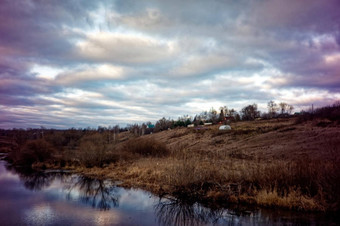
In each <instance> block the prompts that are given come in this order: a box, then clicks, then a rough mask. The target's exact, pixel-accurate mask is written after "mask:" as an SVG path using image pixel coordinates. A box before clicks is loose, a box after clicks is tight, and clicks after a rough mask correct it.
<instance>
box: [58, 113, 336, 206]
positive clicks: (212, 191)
mask: <svg viewBox="0 0 340 226" xmlns="http://www.w3.org/2000/svg"><path fill="white" fill-rule="evenodd" d="M318 123H319V122H307V123H301V124H295V120H294V119H280V120H277V119H274V120H266V121H254V122H238V123H233V124H231V127H232V131H218V126H212V127H210V128H209V129H206V130H199V131H196V130H194V129H187V128H182V129H175V130H172V131H163V132H160V133H156V134H152V135H147V136H143V137H140V138H134V137H129V136H123V135H122V137H121V140H120V141H118V142H116V143H114V144H111V143H108V142H107V139H105V137H104V136H103V135H101V134H88V135H86V136H83V137H82V138H81V139H79V145H78V146H77V147H76V148H75V149H67V150H65V151H64V152H62V153H61V156H62V157H60V158H61V159H64V160H65V161H66V166H65V167H69V166H70V165H72V164H73V165H74V166H77V168H76V169H77V171H78V172H81V173H84V174H88V175H91V176H98V177H106V178H112V179H114V180H120V181H122V182H123V186H129V187H139V188H144V189H147V190H150V191H153V192H155V193H158V194H170V195H173V196H176V197H179V198H182V199H186V200H189V201H190V200H191V201H192V202H195V201H200V202H205V203H210V204H217V203H218V204H222V205H223V204H226V203H248V204H258V205H262V206H270V207H282V208H287V209H295V210H319V211H339V210H340V192H339V191H340V158H339V152H340V130H339V127H338V126H337V125H336V124H332V125H327V127H324V126H318ZM89 166H90V167H92V168H86V167H89Z"/></svg>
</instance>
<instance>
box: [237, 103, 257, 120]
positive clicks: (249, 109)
mask: <svg viewBox="0 0 340 226" xmlns="http://www.w3.org/2000/svg"><path fill="white" fill-rule="evenodd" d="M241 113H242V120H254V119H255V118H257V117H259V116H260V111H258V110H257V104H253V105H248V106H246V107H244V108H242V110H241Z"/></svg>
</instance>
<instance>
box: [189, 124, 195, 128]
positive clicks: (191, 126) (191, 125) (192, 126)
mask: <svg viewBox="0 0 340 226" xmlns="http://www.w3.org/2000/svg"><path fill="white" fill-rule="evenodd" d="M194 126H195V124H189V125H187V127H188V128H194Z"/></svg>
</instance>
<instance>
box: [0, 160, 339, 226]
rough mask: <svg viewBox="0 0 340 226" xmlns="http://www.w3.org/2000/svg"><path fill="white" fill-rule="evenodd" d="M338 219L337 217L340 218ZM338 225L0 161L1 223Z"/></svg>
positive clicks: (316, 217)
mask: <svg viewBox="0 0 340 226" xmlns="http://www.w3.org/2000/svg"><path fill="white" fill-rule="evenodd" d="M338 223H339V222H338ZM319 224H323V225H332V224H333V225H336V219H335V217H331V216H324V215H320V214H318V215H317V214H302V213H294V212H285V211H273V210H263V209H262V210H261V209H257V210H251V211H250V210H247V209H244V208H237V209H233V210H228V209H218V210H212V209H209V208H205V207H203V206H201V205H199V204H197V203H196V204H191V205H189V204H186V203H183V202H181V201H178V200H175V199H170V198H159V197H157V196H154V195H152V194H151V193H148V192H145V191H143V190H138V189H137V190H136V189H124V188H120V187H118V186H117V185H116V184H115V183H113V182H111V181H108V180H106V181H104V180H97V179H91V178H87V177H82V176H79V175H74V174H68V173H62V172H56V171H45V172H27V171H24V170H20V169H14V168H13V167H11V166H9V165H7V164H6V162H4V161H0V225H319Z"/></svg>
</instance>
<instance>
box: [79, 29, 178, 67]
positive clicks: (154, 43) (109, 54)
mask: <svg viewBox="0 0 340 226" xmlns="http://www.w3.org/2000/svg"><path fill="white" fill-rule="evenodd" d="M76 51H77V54H79V56H80V58H84V59H89V60H92V61H96V62H103V61H104V62H110V63H116V64H117V63H118V64H124V65H136V66H138V65H143V64H150V63H152V64H157V63H161V62H163V61H165V60H169V59H170V58H171V57H173V56H174V55H175V54H176V52H177V50H176V46H175V43H173V42H166V41H161V40H157V39H154V38H150V37H146V36H144V35H137V34H136V35H130V34H116V33H110V32H99V33H94V34H89V35H88V36H87V38H86V40H84V41H81V42H79V43H78V44H77V50H76Z"/></svg>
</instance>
